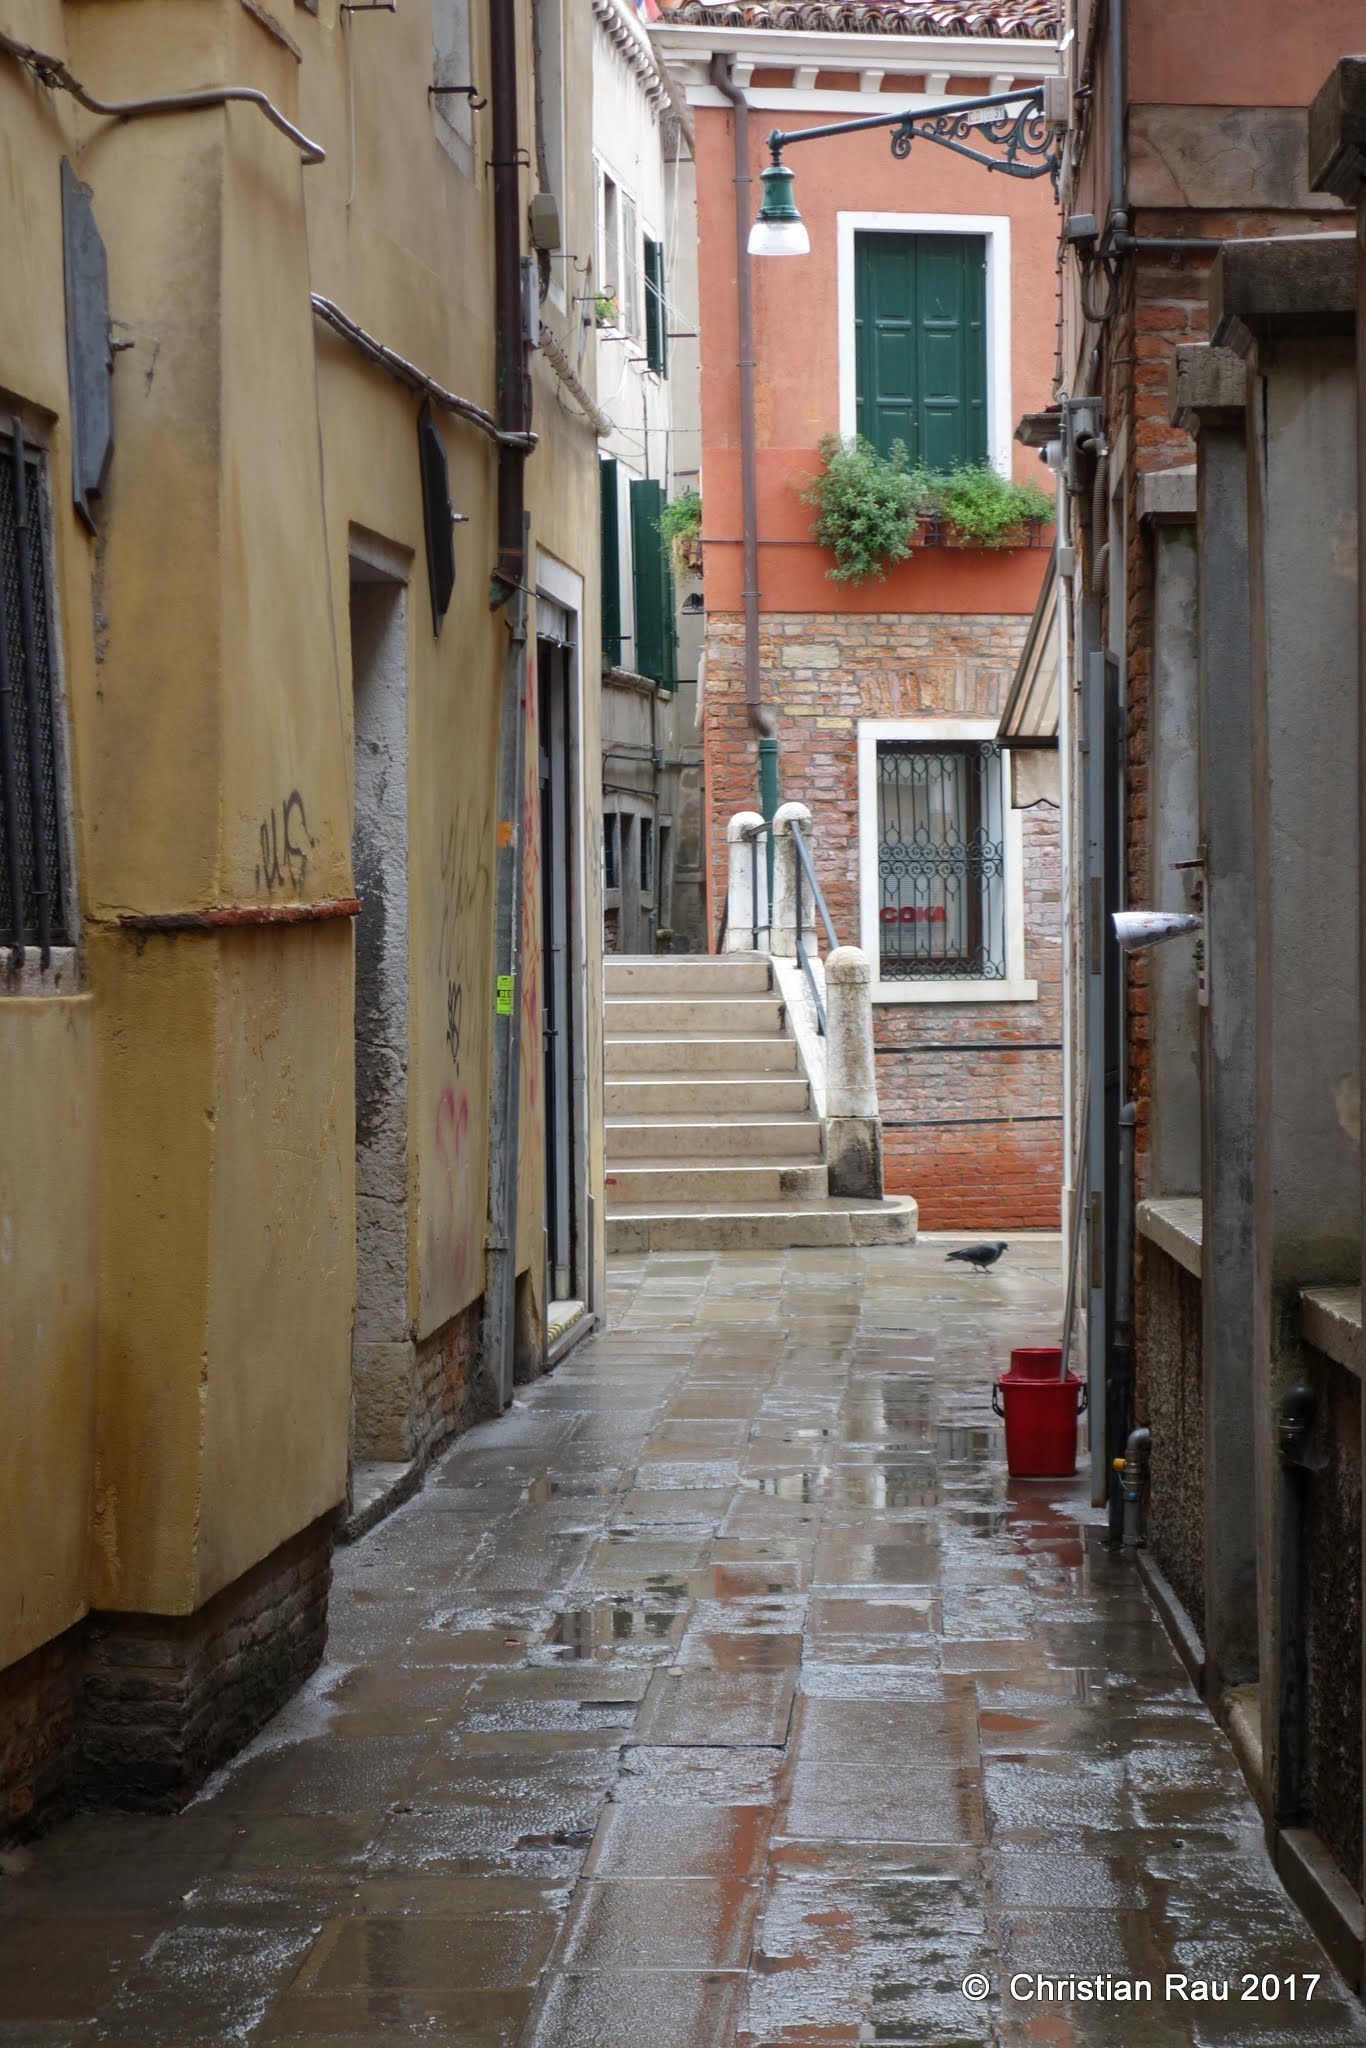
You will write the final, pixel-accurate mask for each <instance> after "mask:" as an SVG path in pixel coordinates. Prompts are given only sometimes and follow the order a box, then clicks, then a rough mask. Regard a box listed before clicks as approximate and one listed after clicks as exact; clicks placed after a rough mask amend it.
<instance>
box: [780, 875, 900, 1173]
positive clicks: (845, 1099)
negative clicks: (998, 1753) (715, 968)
mask: <svg viewBox="0 0 1366 2048" xmlns="http://www.w3.org/2000/svg"><path fill="white" fill-rule="evenodd" d="M789 836H790V835H789ZM825 1037H826V1048H827V1050H826V1082H825V1087H826V1099H825V1119H826V1121H825V1161H826V1169H827V1174H828V1178H829V1187H830V1192H831V1194H832V1195H850V1196H857V1197H859V1198H860V1199H861V1200H863V1201H877V1202H880V1201H881V1200H882V1120H881V1118H880V1116H879V1115H878V1106H877V1080H876V1078H875V1075H874V1071H873V970H872V967H871V965H870V963H869V960H868V955H867V954H866V953H865V952H864V951H863V950H862V948H861V947H858V946H836V948H835V950H834V952H833V953H829V954H827V955H826V961H825Z"/></svg>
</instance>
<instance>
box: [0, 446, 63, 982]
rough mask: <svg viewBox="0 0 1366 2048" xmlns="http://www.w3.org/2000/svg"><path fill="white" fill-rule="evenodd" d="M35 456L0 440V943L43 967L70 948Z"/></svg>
mask: <svg viewBox="0 0 1366 2048" xmlns="http://www.w3.org/2000/svg"><path fill="white" fill-rule="evenodd" d="M46 486H47V479H46V475H45V465H44V460H43V455H42V451H41V450H39V449H37V448H34V447H32V446H30V445H29V444H28V443H26V441H25V439H24V435H23V429H22V427H21V426H20V425H19V423H18V422H17V421H15V422H14V424H13V425H12V426H10V427H7V428H6V429H4V431H3V436H2V437H0V943H7V944H9V945H10V946H11V947H13V948H14V951H15V954H16V956H17V958H18V959H19V960H22V958H23V949H24V947H25V946H26V945H36V946H37V947H39V948H40V950H41V954H42V963H43V965H44V967H46V966H47V964H48V961H49V958H50V955H51V949H52V947H53V946H54V945H65V944H67V943H68V942H69V938H68V930H67V916H66V900H65V891H64V890H63V887H62V862H61V821H60V812H59V806H58V781H59V767H58V755H57V707H56V703H55V700H54V692H53V661H52V626H51V620H52V608H51V593H50V591H49V588H48V548H47V536H48V500H47V487H46Z"/></svg>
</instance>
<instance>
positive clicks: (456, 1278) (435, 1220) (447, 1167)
mask: <svg viewBox="0 0 1366 2048" xmlns="http://www.w3.org/2000/svg"><path fill="white" fill-rule="evenodd" d="M469 1129H470V1104H469V1097H468V1096H467V1095H466V1094H465V1093H464V1092H463V1090H462V1092H461V1094H460V1095H459V1096H458V1097H457V1095H456V1092H455V1090H454V1089H453V1088H443V1089H442V1091H441V1095H440V1099H439V1100H438V1102H437V1105H436V1119H435V1122H434V1125H433V1130H432V1138H433V1149H434V1151H435V1154H436V1162H437V1167H438V1177H437V1185H436V1188H435V1190H434V1200H433V1205H432V1216H431V1220H430V1222H429V1223H428V1226H427V1259H428V1269H429V1272H430V1274H431V1277H432V1279H433V1281H435V1280H436V1277H437V1275H438V1274H440V1275H441V1277H442V1278H443V1279H444V1280H446V1282H447V1283H448V1284H449V1286H451V1287H452V1288H454V1289H455V1291H456V1293H457V1294H458V1293H459V1292H460V1290H461V1289H462V1288H463V1287H464V1285H465V1279H466V1275H467V1273H468V1270H469V1233H468V1230H467V1229H466V1227H465V1225H466V1220H467V1219H466V1217H465V1215H464V1214H463V1212H462V1199H463V1200H466V1201H467V1200H468V1198H469V1195H470V1192H471V1191H470V1189H469V1187H468V1184H467V1183H468V1172H467V1168H468V1164H469V1160H468V1153H469Z"/></svg>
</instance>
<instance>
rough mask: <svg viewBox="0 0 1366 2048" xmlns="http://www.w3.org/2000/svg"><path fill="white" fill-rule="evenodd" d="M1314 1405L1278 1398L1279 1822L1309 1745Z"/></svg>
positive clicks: (1287, 1823) (1294, 1818) (1288, 1818)
mask: <svg viewBox="0 0 1366 2048" xmlns="http://www.w3.org/2000/svg"><path fill="white" fill-rule="evenodd" d="M1316 1406H1317V1403H1316V1400H1315V1396H1314V1391H1313V1388H1312V1387H1291V1388H1289V1389H1288V1390H1287V1392H1286V1393H1285V1394H1283V1395H1282V1397H1281V1411H1280V1417H1279V1425H1278V1429H1277V1437H1278V1448H1279V1450H1280V1458H1281V1556H1280V1566H1281V1584H1280V1600H1279V1602H1278V1606H1277V1635H1278V1639H1279V1640H1278V1643H1277V1652H1278V1654H1277V1659H1276V1663H1277V1679H1278V1685H1277V1691H1278V1694H1279V1697H1278V1699H1277V1702H1276V1719H1277V1726H1278V1732H1279V1741H1278V1743H1277V1746H1276V1747H1277V1755H1276V1778H1275V1783H1274V1785H1273V1787H1272V1797H1273V1800H1274V1803H1275V1816H1276V1819H1277V1820H1278V1821H1279V1822H1280V1823H1281V1825H1282V1826H1283V1827H1291V1826H1293V1825H1295V1823H1296V1822H1298V1821H1300V1820H1301V1819H1302V1818H1303V1815H1304V1801H1305V1777H1306V1767H1307V1752H1308V1747H1309V1729H1308V1672H1307V1664H1308V1643H1307V1615H1306V1611H1305V1608H1306V1600H1305V1594H1306V1587H1305V1548H1306V1542H1307V1538H1308V1526H1307V1525H1308V1521H1309V1489H1310V1485H1311V1482H1312V1475H1313V1472H1314V1469H1315V1466H1316V1464H1317V1462H1318V1461H1317V1459H1316V1457H1315V1452H1314V1414H1315V1408H1316Z"/></svg>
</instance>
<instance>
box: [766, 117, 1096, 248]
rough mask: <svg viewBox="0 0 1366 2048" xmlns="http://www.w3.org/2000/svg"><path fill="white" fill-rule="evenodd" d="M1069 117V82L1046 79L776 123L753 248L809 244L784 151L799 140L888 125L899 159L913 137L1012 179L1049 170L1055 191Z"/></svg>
mask: <svg viewBox="0 0 1366 2048" xmlns="http://www.w3.org/2000/svg"><path fill="white" fill-rule="evenodd" d="M1066 120H1067V106H1066V81H1065V80H1063V79H1061V78H1046V79H1044V80H1043V81H1042V83H1040V84H1039V85H1036V86H1031V87H1030V88H1029V89H1028V90H1027V91H1023V92H997V93H991V94H989V95H988V96H987V97H986V98H985V99H979V100H953V101H950V102H949V103H948V104H947V105H945V106H939V107H922V108H921V109H920V110H919V112H917V113H900V114H870V115H868V116H867V117H866V118H865V119H862V120H858V121H829V122H826V123H824V124H823V125H822V126H821V127H819V128H789V129H786V130H784V129H782V128H775V129H774V130H773V132H772V134H771V135H770V136H769V138H768V146H769V149H770V150H771V152H772V155H773V161H772V163H771V164H769V165H768V166H767V168H766V169H765V171H764V173H763V180H762V182H763V198H762V200H761V202H760V206H759V215H758V218H757V220H756V221H755V223H754V225H753V227H752V228H751V229H750V231H749V253H750V255H751V256H805V255H806V254H807V253H808V251H809V250H810V248H811V237H810V236H809V235H808V234H807V232H806V226H805V223H804V222H803V220H802V217H801V215H800V213H798V211H797V202H796V200H795V199H794V198H793V197H792V182H793V180H792V173H791V171H790V170H789V169H788V167H787V165H786V164H785V163H784V162H783V151H784V150H785V149H787V148H790V147H792V146H793V145H794V144H796V143H798V142H820V141H823V140H824V139H825V137H826V136H828V135H857V134H859V133H860V132H861V131H862V130H863V129H865V128H890V129H891V130H892V137H891V143H892V155H893V156H894V157H896V158H898V159H899V160H904V159H905V158H906V157H908V156H909V155H910V153H911V144H912V143H913V142H915V141H917V140H919V141H922V142H935V143H938V144H939V146H940V148H942V149H951V150H952V151H953V152H954V154H955V155H956V156H965V157H968V158H969V159H970V160H971V161H972V162H973V163H975V164H981V165H983V166H984V168H985V169H986V170H988V171H1004V172H1005V174H1006V176H1007V177H1008V178H1041V177H1043V175H1044V173H1045V172H1047V174H1048V175H1049V176H1050V177H1051V178H1052V180H1053V185H1054V189H1055V190H1056V189H1057V183H1058V171H1059V168H1060V162H1061V158H1060V151H1059V144H1058V133H1059V130H1060V129H1061V128H1062V127H1064V126H1065V125H1066Z"/></svg>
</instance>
